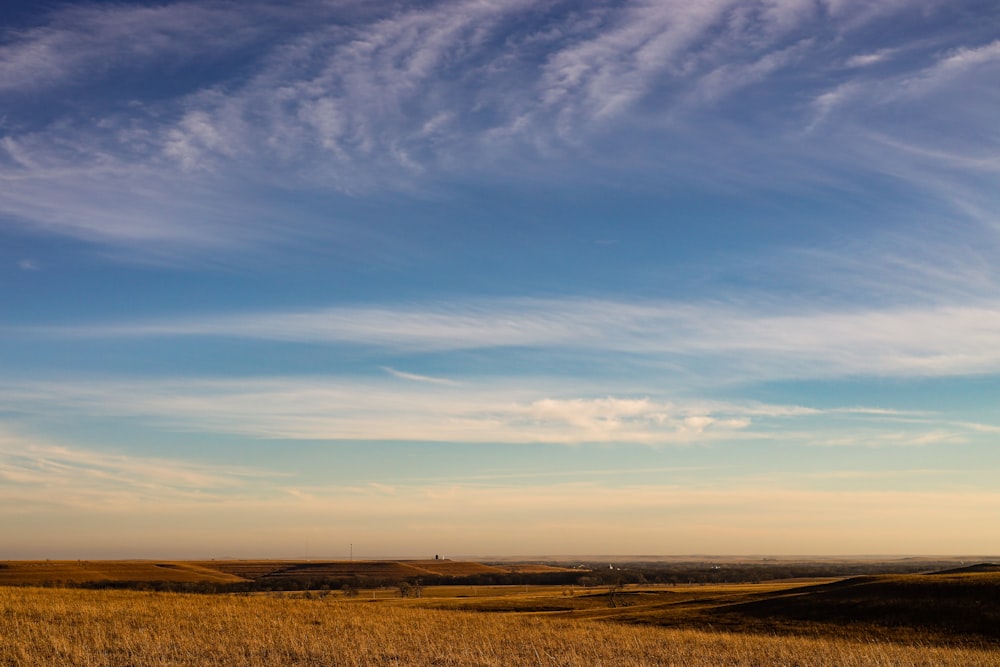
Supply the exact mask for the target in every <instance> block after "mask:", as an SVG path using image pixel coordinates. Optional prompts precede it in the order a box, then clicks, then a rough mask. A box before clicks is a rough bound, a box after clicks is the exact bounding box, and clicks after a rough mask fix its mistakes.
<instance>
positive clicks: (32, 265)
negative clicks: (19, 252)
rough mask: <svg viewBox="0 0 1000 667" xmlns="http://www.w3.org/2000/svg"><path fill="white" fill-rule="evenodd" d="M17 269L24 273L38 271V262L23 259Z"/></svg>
mask: <svg viewBox="0 0 1000 667" xmlns="http://www.w3.org/2000/svg"><path fill="white" fill-rule="evenodd" d="M17 268H19V269H21V270H22V271H38V269H39V266H38V262H36V261H35V260H33V259H22V260H21V261H20V262H18V263H17Z"/></svg>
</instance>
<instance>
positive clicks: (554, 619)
mask: <svg viewBox="0 0 1000 667" xmlns="http://www.w3.org/2000/svg"><path fill="white" fill-rule="evenodd" d="M508 597H509V596H508ZM420 602H422V601H418V600H398V601H379V602H366V601H364V600H363V599H355V600H348V599H345V598H342V597H339V596H332V595H331V596H327V597H323V598H313V599H305V598H303V597H289V596H280V597H272V596H266V595H190V594H176V593H169V594H166V593H150V592H137V591H84V590H70V589H40V588H0V628H2V633H0V665H4V666H6V667H15V666H16V667H21V666H24V667H28V666H31V667H36V666H37V667H48V666H56V665H60V666H61V665H73V666H81V667H90V666H93V667H97V666H101V667H126V666H128V667H142V666H146V665H149V666H162V667H167V666H170V667H181V666H188V665H190V666H192V667H193V666H203V665H208V666H212V665H218V666H223V665H225V666H227V667H230V666H231V667H257V666H260V667H264V666H265V665H266V666H274V665H316V666H320V665H323V666H326V667H331V666H340V665H343V666H357V667H376V666H379V667H381V666H385V667H388V666H418V665H419V666H422V667H423V666H428V665H437V666H442V667H443V666H447V665H455V666H465V665H469V666H481V667H493V666H495V667H501V666H511V665H514V666H516V665H536V666H537V665H552V666H565V667H598V666H604V667H611V666H619V665H620V666H623V667H624V666H629V667H638V666H643V665H649V666H654V665H655V666H668V665H677V666H681V665H683V666H684V667H710V666H711V667H744V666H745V667H750V666H764V665H782V666H786V667H795V666H798V667H826V666H831V667H832V666H834V665H836V666H838V667H850V666H858V667H861V666H864V667H870V666H873V665H875V666H877V665H884V666H889V665H892V666H894V667H903V666H910V665H912V666H926V667H932V666H933V667H939V666H942V665H962V666H964V667H995V666H996V665H997V664H1000V651H998V650H996V649H995V648H976V647H969V646H965V647H957V646H938V645H903V644H896V643H892V642H886V641H871V640H869V641H855V640H852V639H844V638H836V637H822V636H821V637H792V636H774V635H760V634H752V633H731V632H709V631H700V630H688V629H675V628H664V627H656V626H650V625H632V624H623V623H612V622H602V621H597V620H587V619H574V618H564V617H561V616H558V615H553V614H540V613H476V612H471V611H461V610H441V609H428V608H425V607H421V606H419V605H418V604H417V603H420Z"/></svg>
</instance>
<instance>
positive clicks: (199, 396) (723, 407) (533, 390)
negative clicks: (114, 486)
mask: <svg viewBox="0 0 1000 667" xmlns="http://www.w3.org/2000/svg"><path fill="white" fill-rule="evenodd" d="M609 384H611V388H613V389H616V390H617V391H616V392H615V393H610V394H609V393H603V394H602V393H600V392H601V391H602V390H604V391H607V390H608V388H609ZM620 384H621V385H622V386H615V385H614V383H608V382H597V381H593V380H591V381H583V380H580V379H570V380H566V379H562V380H558V379H553V378H543V377H538V378H526V377H522V378H519V379H517V380H516V381H515V380H509V381H493V382H487V381H483V380H480V381H478V382H475V383H472V382H469V383H465V384H463V385H461V386H451V385H442V384H437V383H434V384H427V383H415V382H412V381H409V380H407V381H404V382H398V381H395V380H393V379H385V378H378V377H374V378H372V377H368V378H364V377H350V378H329V379H317V378H308V377H287V378H242V379H238V380H235V379H228V380H224V379H215V380H208V379H200V380H199V379H190V380H177V379H175V380H165V379H160V380H156V381H152V380H150V381H126V380H114V379H102V380H98V379H92V378H91V379H78V380H73V379H66V380H63V381H60V382H58V383H42V382H31V383H7V384H3V385H0V398H2V399H3V401H4V403H5V405H7V406H8V409H9V410H13V411H17V412H18V413H20V414H22V415H24V416H25V418H27V419H31V418H32V417H33V416H34V415H45V414H51V413H52V412H53V411H58V412H60V413H62V414H68V415H76V416H91V417H114V418H121V417H139V418H141V419H143V420H145V421H147V422H149V423H151V424H152V425H154V426H157V427H159V428H167V429H171V430H176V429H181V430H184V431H191V432H214V433H231V434H238V435H243V436H249V437H253V438H264V439H268V438H285V439H305V440H342V441H371V440H386V441H388V440H391V441H409V442H452V443H470V444H471V443H498V444H499V443H509V444H529V443H551V444H566V445H574V444H582V443H611V444H642V445H690V444H706V443H713V442H740V441H744V442H769V443H776V442H785V443H790V444H802V445H823V446H844V445H858V446H899V445H925V444H934V443H937V442H940V443H941V444H947V443H949V442H959V441H962V440H963V439H969V438H971V439H975V438H976V437H977V434H981V433H982V432H983V430H982V429H981V428H980V429H973V428H970V427H966V426H963V425H962V424H958V423H952V422H949V421H948V420H946V419H945V418H944V417H941V416H937V415H927V414H922V413H915V414H910V413H900V412H897V411H885V410H882V409H878V408H869V407H863V406H862V407H848V408H844V407H834V408H827V409H820V408H815V407H807V406H798V405H781V404H766V403H759V402H752V401H746V402H724V401H713V400H707V399H696V398H663V397H656V396H655V395H654V394H652V393H650V394H647V395H641V394H638V393H637V391H636V385H637V384H638V385H640V386H641V385H642V384H644V383H642V382H637V381H635V380H633V381H631V382H630V383H624V382H623V383H620ZM625 384H631V385H632V390H631V391H629V390H627V389H625V388H624V385H625ZM651 388H652V387H651ZM845 419H847V420H848V421H847V422H845V421H844V420H845ZM834 420H835V421H836V422H837V423H836V424H835V423H834Z"/></svg>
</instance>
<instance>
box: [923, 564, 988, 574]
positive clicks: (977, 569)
mask: <svg viewBox="0 0 1000 667" xmlns="http://www.w3.org/2000/svg"><path fill="white" fill-rule="evenodd" d="M983 572H1000V564H997V563H976V564H975V565H967V566H966V567H956V568H953V569H950V570H941V571H940V572H932V573H931V574H981V573H983Z"/></svg>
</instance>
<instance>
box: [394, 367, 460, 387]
mask: <svg viewBox="0 0 1000 667" xmlns="http://www.w3.org/2000/svg"><path fill="white" fill-rule="evenodd" d="M382 370H384V371H385V372H386V373H388V374H389V375H392V376H393V377H397V378H400V379H402V380H413V381H414V382H429V383H431V384H447V385H458V384H461V383H460V382H456V381H455V380H449V379H448V378H439V377H432V376H430V375H420V374H418V373H407V372H405V371H400V370H396V369H395V368H392V367H391V366H383V367H382Z"/></svg>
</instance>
